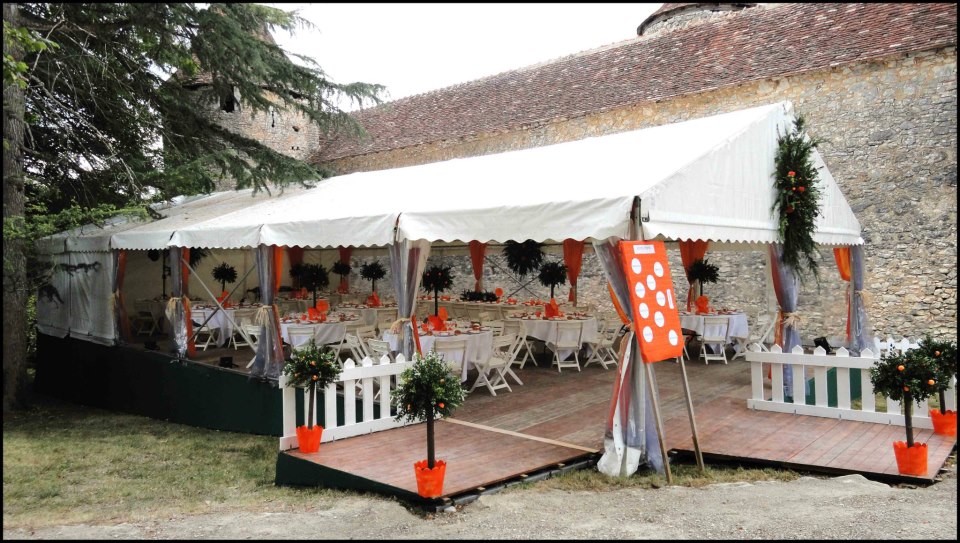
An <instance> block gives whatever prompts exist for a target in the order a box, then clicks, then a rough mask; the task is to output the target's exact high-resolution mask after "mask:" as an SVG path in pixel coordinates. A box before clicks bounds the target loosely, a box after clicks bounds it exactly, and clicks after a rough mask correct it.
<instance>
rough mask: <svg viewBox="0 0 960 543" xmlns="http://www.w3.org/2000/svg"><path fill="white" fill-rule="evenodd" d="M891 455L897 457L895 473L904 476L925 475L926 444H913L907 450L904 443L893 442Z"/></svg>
mask: <svg viewBox="0 0 960 543" xmlns="http://www.w3.org/2000/svg"><path fill="white" fill-rule="evenodd" d="M893 454H894V455H896V457H897V471H899V472H900V473H902V474H904V475H920V476H923V475H926V474H927V444H926V443H914V444H913V447H910V448H907V442H906V441H894V442H893Z"/></svg>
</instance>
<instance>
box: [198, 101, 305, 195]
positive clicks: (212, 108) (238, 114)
mask: <svg viewBox="0 0 960 543" xmlns="http://www.w3.org/2000/svg"><path fill="white" fill-rule="evenodd" d="M195 92H197V93H207V94H209V93H211V92H212V91H211V89H210V88H209V87H201V88H200V89H198V90H197V91H195ZM265 96H266V97H267V99H270V100H273V99H274V98H275V95H274V94H273V93H270V92H267V93H265ZM197 100H198V101H201V102H202V103H204V106H205V109H206V111H207V115H208V116H209V118H210V120H212V121H213V122H215V123H217V124H219V125H220V126H222V127H224V128H226V129H228V130H230V131H232V132H234V133H236V134H240V135H243V136H246V137H248V138H250V139H254V140H257V141H259V142H260V143H262V144H264V145H266V146H267V147H269V148H271V149H273V150H274V151H276V152H278V153H282V154H284V155H287V156H289V157H293V158H296V159H299V160H306V159H307V157H309V156H310V155H312V154H313V153H315V152H316V150H317V146H318V142H319V141H320V129H319V127H318V126H317V125H316V124H315V123H312V122H310V121H309V119H308V118H307V117H306V116H305V115H303V114H302V113H299V112H291V111H287V110H284V109H281V108H279V107H278V108H275V109H274V111H271V112H263V111H260V112H257V111H251V108H250V107H249V106H247V105H245V104H243V103H240V106H239V108H238V109H235V110H234V111H232V112H226V111H223V110H221V109H220V105H219V102H218V101H217V100H212V101H211V100H208V99H207V97H206V96H197ZM235 185H236V184H235V183H234V182H233V181H231V180H224V181H222V182H221V183H220V184H219V185H218V188H217V189H216V190H232V189H233V188H235Z"/></svg>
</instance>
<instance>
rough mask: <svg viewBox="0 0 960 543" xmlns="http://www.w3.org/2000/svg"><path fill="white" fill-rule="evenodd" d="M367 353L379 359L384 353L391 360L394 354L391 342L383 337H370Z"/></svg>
mask: <svg viewBox="0 0 960 543" xmlns="http://www.w3.org/2000/svg"><path fill="white" fill-rule="evenodd" d="M367 353H369V354H370V357H371V358H376V359H377V360H379V359H380V358H381V357H382V356H383V355H387V356H389V357H390V359H391V360H392V359H393V356H392V355H391V353H390V342H389V341H384V340H382V339H368V340H367Z"/></svg>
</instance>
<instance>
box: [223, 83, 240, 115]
mask: <svg viewBox="0 0 960 543" xmlns="http://www.w3.org/2000/svg"><path fill="white" fill-rule="evenodd" d="M239 109H240V107H239V104H238V103H237V98H236V96H234V93H233V87H230V88H229V89H228V90H227V91H226V92H224V93H223V94H221V95H220V110H221V111H225V112H227V113H233V112H234V111H235V110H239Z"/></svg>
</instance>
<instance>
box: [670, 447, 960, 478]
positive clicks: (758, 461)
mask: <svg viewBox="0 0 960 543" xmlns="http://www.w3.org/2000/svg"><path fill="white" fill-rule="evenodd" d="M953 451H954V452H955V451H956V445H954V448H953ZM669 454H670V455H671V456H673V457H675V458H677V459H680V460H683V461H684V462H690V463H695V461H696V457H695V455H694V452H693V450H691V449H670V451H669ZM702 454H703V459H704V462H706V461H707V460H712V461H716V462H720V463H725V464H741V465H750V466H763V467H775V468H785V469H790V470H794V471H800V472H810V473H823V474H826V475H833V476H838V477H839V476H842V475H862V476H864V477H866V478H867V479H870V480H871V481H878V482H881V483H886V484H915V485H931V484H933V483H935V482H937V479H936V477H937V475H939V473H940V472H941V471H943V466H944V465H945V464H946V458H944V461H943V462H941V464H940V466H938V467H937V473H936V474H935V475H934V476H933V477H917V476H914V475H903V474H892V473H879V472H874V471H861V470H853V469H845V468H835V467H829V466H816V465H812V464H800V463H795V462H782V461H777V460H768V459H764V458H749V457H745V456H731V455H727V454H718V453H711V452H707V451H702ZM951 454H952V452H951ZM947 457H949V455H948V456H947Z"/></svg>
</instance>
